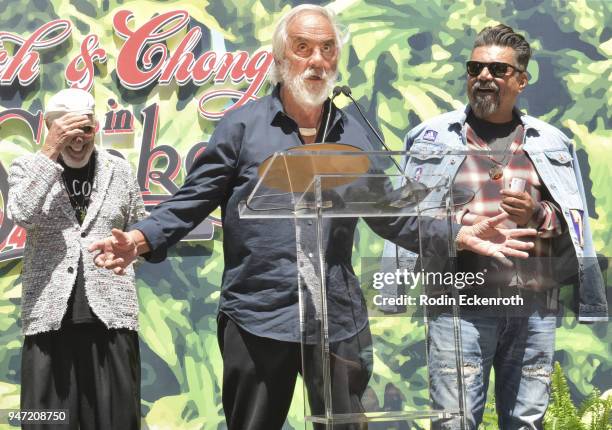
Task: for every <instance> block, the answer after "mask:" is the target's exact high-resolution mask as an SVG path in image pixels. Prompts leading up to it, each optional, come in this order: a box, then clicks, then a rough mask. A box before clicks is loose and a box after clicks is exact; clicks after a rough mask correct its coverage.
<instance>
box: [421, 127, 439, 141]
mask: <svg viewBox="0 0 612 430" xmlns="http://www.w3.org/2000/svg"><path fill="white" fill-rule="evenodd" d="M436 136H438V132H437V131H434V130H427V131H426V132H425V134H424V135H423V140H429V141H430V142H435V141H436Z"/></svg>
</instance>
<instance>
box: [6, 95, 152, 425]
mask: <svg viewBox="0 0 612 430" xmlns="http://www.w3.org/2000/svg"><path fill="white" fill-rule="evenodd" d="M45 124H46V125H47V128H48V133H47V136H46V137H45V141H44V143H43V145H42V148H41V150H40V151H39V152H37V153H35V154H28V155H25V156H23V157H19V158H18V159H16V160H15V161H14V162H13V164H12V165H11V168H10V172H9V185H10V188H9V197H8V202H7V206H8V213H9V216H10V217H11V218H12V219H13V220H14V221H15V222H16V223H17V224H18V225H20V226H22V227H23V228H25V230H26V233H27V240H26V245H25V252H24V259H23V270H22V273H21V282H22V300H21V320H22V331H23V334H24V335H25V339H24V345H23V350H22V361H21V409H22V410H46V411H49V410H60V409H61V410H67V411H68V416H67V419H66V421H65V422H64V424H67V425H66V427H65V428H70V429H77V428H81V429H87V430H93V429H100V430H106V429H119V428H121V429H138V428H140V352H139V345H138V333H137V331H136V330H137V329H138V299H137V297H136V288H135V284H134V273H133V270H132V269H131V268H130V269H129V271H128V276H125V277H121V276H117V275H115V274H113V273H112V272H108V271H101V270H99V269H98V268H97V267H96V266H95V265H94V264H93V262H92V261H91V259H90V258H86V257H84V255H85V256H88V255H89V254H88V253H87V247H88V246H89V244H90V243H91V242H92V241H94V240H97V239H100V238H102V237H104V236H105V235H106V234H108V230H109V229H111V228H126V227H128V226H129V225H130V224H132V223H134V222H136V221H138V220H139V219H141V218H143V217H144V214H145V210H144V204H143V202H142V198H141V197H140V190H139V188H138V184H137V183H136V180H135V178H134V177H133V175H132V173H131V170H130V167H129V164H128V163H127V162H126V161H124V160H122V159H121V158H118V157H115V156H113V155H111V154H108V153H107V152H105V151H103V150H97V149H96V148H95V146H94V137H95V129H96V126H97V123H96V121H95V119H94V99H93V97H92V96H91V95H90V94H89V93H88V92H86V91H83V90H79V89H67V90H62V91H60V92H58V93H57V94H55V95H54V96H52V97H51V98H50V99H49V101H48V102H47V105H46V109H45ZM49 424H51V422H43V423H37V424H34V423H32V424H30V423H26V422H25V421H23V428H26V429H35V428H47V426H48V425H49Z"/></svg>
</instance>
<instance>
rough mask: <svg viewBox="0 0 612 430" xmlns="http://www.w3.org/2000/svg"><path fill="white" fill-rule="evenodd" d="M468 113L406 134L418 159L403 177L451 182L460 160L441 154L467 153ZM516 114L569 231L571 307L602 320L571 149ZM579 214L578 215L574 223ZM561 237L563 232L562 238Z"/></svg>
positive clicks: (603, 304)
mask: <svg viewBox="0 0 612 430" xmlns="http://www.w3.org/2000/svg"><path fill="white" fill-rule="evenodd" d="M469 109H470V107H469V106H467V107H465V108H463V109H459V110H456V111H453V112H448V113H445V114H442V115H439V116H437V117H435V118H432V119H430V120H428V121H425V122H423V123H421V124H420V125H418V126H417V127H415V128H413V129H412V130H410V131H409V132H408V134H407V136H406V139H405V149H406V150H410V151H413V152H417V153H418V154H417V155H412V156H411V157H410V158H408V159H407V160H406V159H405V160H403V163H402V164H403V165H404V173H405V174H406V176H407V177H414V176H415V173H417V172H418V176H419V177H421V178H427V177H429V178H433V177H435V176H436V175H440V174H443V175H444V176H446V177H447V178H450V179H453V178H455V176H456V174H457V172H458V171H459V167H460V166H461V164H462V162H463V160H464V159H465V155H457V154H452V155H450V154H449V155H445V152H447V151H452V150H466V149H467V140H466V136H465V133H466V128H465V121H466V118H467V114H468V113H469ZM515 113H516V114H517V115H518V116H519V117H520V119H521V121H522V123H523V126H524V144H523V149H524V151H525V152H526V153H527V154H528V156H529V158H530V160H531V162H532V163H533V165H534V166H535V169H536V170H537V172H538V174H539V176H540V178H541V180H542V182H543V183H544V185H545V186H546V187H547V189H548V191H549V192H550V195H551V196H552V199H553V200H554V203H555V204H556V205H557V207H558V208H559V209H560V211H561V213H562V215H563V219H564V220H565V223H566V225H567V226H568V227H569V228H567V232H568V233H569V239H571V244H572V245H568V246H566V247H565V249H566V251H567V250H569V252H572V251H573V252H574V253H575V257H576V259H575V261H577V264H578V270H577V272H578V273H577V274H578V276H577V281H578V286H579V303H578V306H577V308H576V311H577V315H578V320H579V321H580V322H594V321H607V320H608V305H607V301H606V292H605V286H604V281H603V277H602V274H601V270H600V268H599V265H598V264H597V258H596V254H595V249H594V247H593V239H592V236H591V227H590V224H589V215H588V211H587V206H586V203H585V193H584V188H583V184H582V177H581V174H580V168H579V166H578V160H577V158H576V152H575V148H574V145H573V144H572V142H571V141H570V139H568V137H567V136H565V135H564V134H563V133H562V132H561V131H560V130H558V129H557V128H555V127H553V126H551V125H549V124H547V123H545V122H543V121H540V120H538V119H536V118H533V117H530V116H528V115H525V114H523V113H521V112H520V111H518V110H515ZM432 158H434V159H433V160H432ZM426 181H427V180H426V179H425V180H424V181H423V180H422V182H426ZM426 185H430V186H432V185H434V184H426ZM434 200H435V199H434ZM578 213H579V214H581V215H582V216H581V217H580V218H581V219H578V220H576V219H575V217H576V214H578ZM566 234H567V233H564V236H565V235H566ZM564 239H566V240H567V239H568V238H567V237H565V238H564ZM385 255H395V250H393V251H391V250H390V246H389V245H388V244H387V245H386V249H385Z"/></svg>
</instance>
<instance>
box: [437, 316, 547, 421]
mask: <svg viewBox="0 0 612 430" xmlns="http://www.w3.org/2000/svg"><path fill="white" fill-rule="evenodd" d="M479 314H480V315H479ZM555 328H556V318H555V316H553V315H552V314H549V313H546V312H533V313H532V314H531V315H530V316H528V317H527V316H525V317H515V316H508V315H505V314H504V312H503V310H502V311H500V314H499V316H483V315H482V312H479V311H477V310H476V311H475V310H465V309H461V338H462V349H463V371H464V384H465V390H466V400H467V404H466V416H467V421H468V427H467V429H469V430H476V429H477V428H478V425H479V424H480V423H481V421H482V416H483V412H484V407H485V402H486V397H487V389H488V386H489V376H490V373H491V368H493V369H494V371H495V401H496V408H497V414H498V417H499V428H500V429H503V430H519V429H520V430H536V429H542V420H543V417H544V413H545V412H546V408H547V406H548V400H549V397H550V375H551V372H552V359H553V353H554V344H555ZM428 336H429V345H428V350H429V357H428V361H429V378H430V395H431V399H432V403H433V406H434V408H436V409H442V408H449V409H455V410H457V409H458V405H459V402H458V390H457V372H456V361H455V353H454V351H455V347H454V337H453V318H452V314H448V313H442V314H439V315H436V316H434V317H433V318H431V319H430V322H429V335H428ZM460 428H461V426H460V420H459V418H452V419H446V420H434V421H433V422H432V429H436V430H450V429H453V430H455V429H460Z"/></svg>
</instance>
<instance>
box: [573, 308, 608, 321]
mask: <svg viewBox="0 0 612 430" xmlns="http://www.w3.org/2000/svg"><path fill="white" fill-rule="evenodd" d="M608 320H609V316H608V307H607V306H593V305H583V304H580V305H579V307H578V322H579V323H592V322H599V321H602V322H607V321H608Z"/></svg>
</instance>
